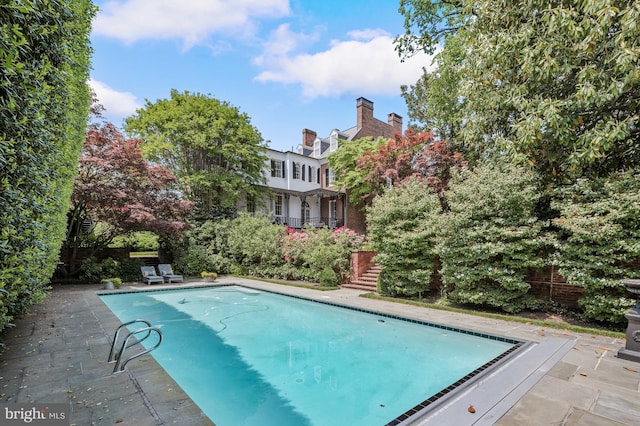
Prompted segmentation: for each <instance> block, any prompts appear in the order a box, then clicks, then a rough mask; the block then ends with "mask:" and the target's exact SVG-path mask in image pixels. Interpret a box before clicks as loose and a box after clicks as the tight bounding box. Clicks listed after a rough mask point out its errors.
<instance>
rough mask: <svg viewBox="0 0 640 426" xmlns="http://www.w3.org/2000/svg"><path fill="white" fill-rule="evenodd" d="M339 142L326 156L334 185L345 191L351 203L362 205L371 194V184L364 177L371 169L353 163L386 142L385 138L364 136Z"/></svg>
mask: <svg viewBox="0 0 640 426" xmlns="http://www.w3.org/2000/svg"><path fill="white" fill-rule="evenodd" d="M339 143H340V149H338V150H336V151H333V152H332V153H331V154H329V157H328V160H329V167H331V169H332V170H333V171H334V173H335V176H336V181H335V183H336V186H338V187H341V188H344V189H345V190H346V191H347V194H348V197H349V202H350V203H351V204H353V205H356V206H358V205H363V204H364V203H365V200H366V199H367V198H368V197H369V195H370V194H371V184H370V183H369V182H368V181H367V179H366V178H367V176H368V175H369V173H370V172H371V170H370V169H369V168H365V167H356V166H355V165H356V163H357V162H358V160H359V159H360V158H362V157H366V156H367V155H371V154H372V153H374V152H375V151H376V149H377V148H378V147H379V146H381V145H383V144H385V143H387V139H385V138H382V137H378V138H376V139H373V138H370V137H366V138H360V139H356V140H353V141H347V140H340V141H339Z"/></svg>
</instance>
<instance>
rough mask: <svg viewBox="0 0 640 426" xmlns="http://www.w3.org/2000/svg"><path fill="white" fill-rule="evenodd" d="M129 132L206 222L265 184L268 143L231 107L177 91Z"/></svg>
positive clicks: (142, 114) (131, 123)
mask: <svg viewBox="0 0 640 426" xmlns="http://www.w3.org/2000/svg"><path fill="white" fill-rule="evenodd" d="M125 128H126V130H127V131H128V132H129V133H130V134H132V135H135V136H137V137H139V138H141V139H143V140H144V144H143V146H142V150H143V153H144V154H145V156H147V157H148V158H149V159H150V160H151V161H154V162H156V163H158V164H160V165H163V166H165V167H167V168H168V169H169V170H171V171H172V172H173V174H174V175H175V176H176V177H177V178H178V180H179V182H180V184H181V187H182V191H183V192H184V194H185V195H186V196H187V197H188V198H189V199H190V200H192V201H195V202H196V214H197V215H198V217H200V218H202V219H207V218H216V217H220V216H221V215H222V216H228V215H230V214H231V212H230V211H232V209H233V206H234V202H235V201H236V200H237V199H238V197H239V196H240V194H247V195H248V196H256V195H258V192H259V191H260V190H261V189H260V188H261V187H260V185H262V184H264V183H265V177H264V174H263V169H264V166H265V161H266V155H265V152H266V151H265V150H266V144H265V142H264V141H263V139H262V136H261V135H260V133H259V132H258V131H257V130H256V129H255V128H254V127H253V126H252V125H251V122H250V119H249V117H248V116H247V114H245V113H242V112H240V111H239V110H238V108H236V107H234V106H232V105H230V104H229V103H227V102H223V101H219V100H217V99H215V98H212V97H210V96H206V95H203V94H200V93H195V94H193V93H189V92H183V93H180V92H178V91H177V90H175V89H174V90H171V96H170V98H169V99H160V100H158V101H156V102H153V103H152V102H150V101H147V102H146V104H145V106H144V107H143V108H141V109H139V110H138V111H137V112H136V114H135V115H134V116H132V117H129V118H127V119H126V125H125Z"/></svg>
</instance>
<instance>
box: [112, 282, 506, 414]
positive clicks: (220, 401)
mask: <svg viewBox="0 0 640 426" xmlns="http://www.w3.org/2000/svg"><path fill="white" fill-rule="evenodd" d="M101 298H102V300H103V301H104V302H105V304H106V305H107V306H108V307H109V308H110V309H111V310H112V311H113V312H114V313H115V314H116V316H117V317H118V318H119V319H120V320H121V321H122V322H126V321H129V320H132V319H136V318H143V319H146V320H149V321H150V322H151V323H152V324H153V325H155V326H160V327H161V330H162V333H163V336H164V339H163V342H162V344H161V345H160V347H159V348H158V349H156V350H155V351H153V352H152V353H151V355H152V356H153V357H154V358H155V359H156V360H157V361H158V363H159V364H160V365H161V366H162V367H163V368H164V369H165V370H166V371H167V372H168V373H169V374H170V375H171V376H172V377H173V378H174V380H175V381H176V382H177V383H178V384H179V385H180V386H181V387H182V388H183V389H184V391H185V392H186V393H187V394H188V395H189V396H190V397H191V399H192V400H193V401H194V402H195V403H196V404H198V406H199V407H200V408H201V409H202V410H203V412H204V413H205V414H206V415H207V416H209V418H210V419H211V420H212V421H213V422H214V423H216V425H218V426H241V425H244V426H252V425H256V426H257V425H260V426H267V425H278V426H286V425H295V426H304V425H316V426H320V425H331V426H334V425H354V426H355V425H366V426H371V425H385V424H387V423H389V422H392V421H394V419H396V418H397V417H398V416H400V415H401V414H403V413H405V412H406V411H407V410H410V409H411V408H413V407H415V406H416V405H418V404H420V403H422V402H423V401H425V400H427V399H428V398H430V397H432V396H433V395H435V394H437V393H439V392H440V391H441V390H443V389H445V388H447V387H450V386H451V385H452V384H454V383H456V382H458V381H459V380H460V379H461V378H462V377H465V376H466V375H468V374H469V373H470V372H472V371H474V370H476V369H478V368H480V367H482V366H483V365H485V364H486V363H487V362H490V361H491V360H493V359H494V358H496V357H498V356H500V355H501V354H503V353H504V352H505V351H508V350H510V349H512V348H513V347H514V344H515V343H516V342H513V341H510V340H508V339H500V338H486V337H482V336H479V335H474V334H469V333H461V332H457V331H454V330H453V329H448V328H438V327H431V326H427V325H424V324H421V323H416V322H411V321H407V320H403V319H400V318H394V317H390V316H385V315H381V314H375V313H368V312H362V311H358V310H352V309H345V308H342V307H337V306H333V305H330V304H324V303H318V302H314V301H309V300H305V299H300V298H295V297H288V296H283V295H279V294H274V293H270V292H263V291H257V290H253V289H249V288H245V287H236V286H229V287H215V288H213V287H208V288H197V289H181V290H175V291H172V290H160V291H144V292H132V293H120V294H109V295H101ZM151 344H153V343H151ZM132 362H135V361H132Z"/></svg>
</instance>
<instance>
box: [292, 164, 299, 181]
mask: <svg viewBox="0 0 640 426" xmlns="http://www.w3.org/2000/svg"><path fill="white" fill-rule="evenodd" d="M300 167H301V165H300V163H296V162H295V161H294V162H293V178H294V179H300Z"/></svg>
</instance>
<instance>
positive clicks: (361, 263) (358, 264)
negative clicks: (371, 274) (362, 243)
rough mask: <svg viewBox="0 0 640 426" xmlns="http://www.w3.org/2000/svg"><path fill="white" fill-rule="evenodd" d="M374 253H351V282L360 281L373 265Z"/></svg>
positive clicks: (364, 251) (361, 251) (360, 251)
mask: <svg viewBox="0 0 640 426" xmlns="http://www.w3.org/2000/svg"><path fill="white" fill-rule="evenodd" d="M375 255H376V252H374V251H366V250H359V251H354V252H352V253H351V282H353V281H356V280H358V279H359V278H360V277H362V275H364V273H365V272H367V271H368V270H369V269H370V268H371V267H372V266H373V265H374V262H373V258H374V256H375Z"/></svg>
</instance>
